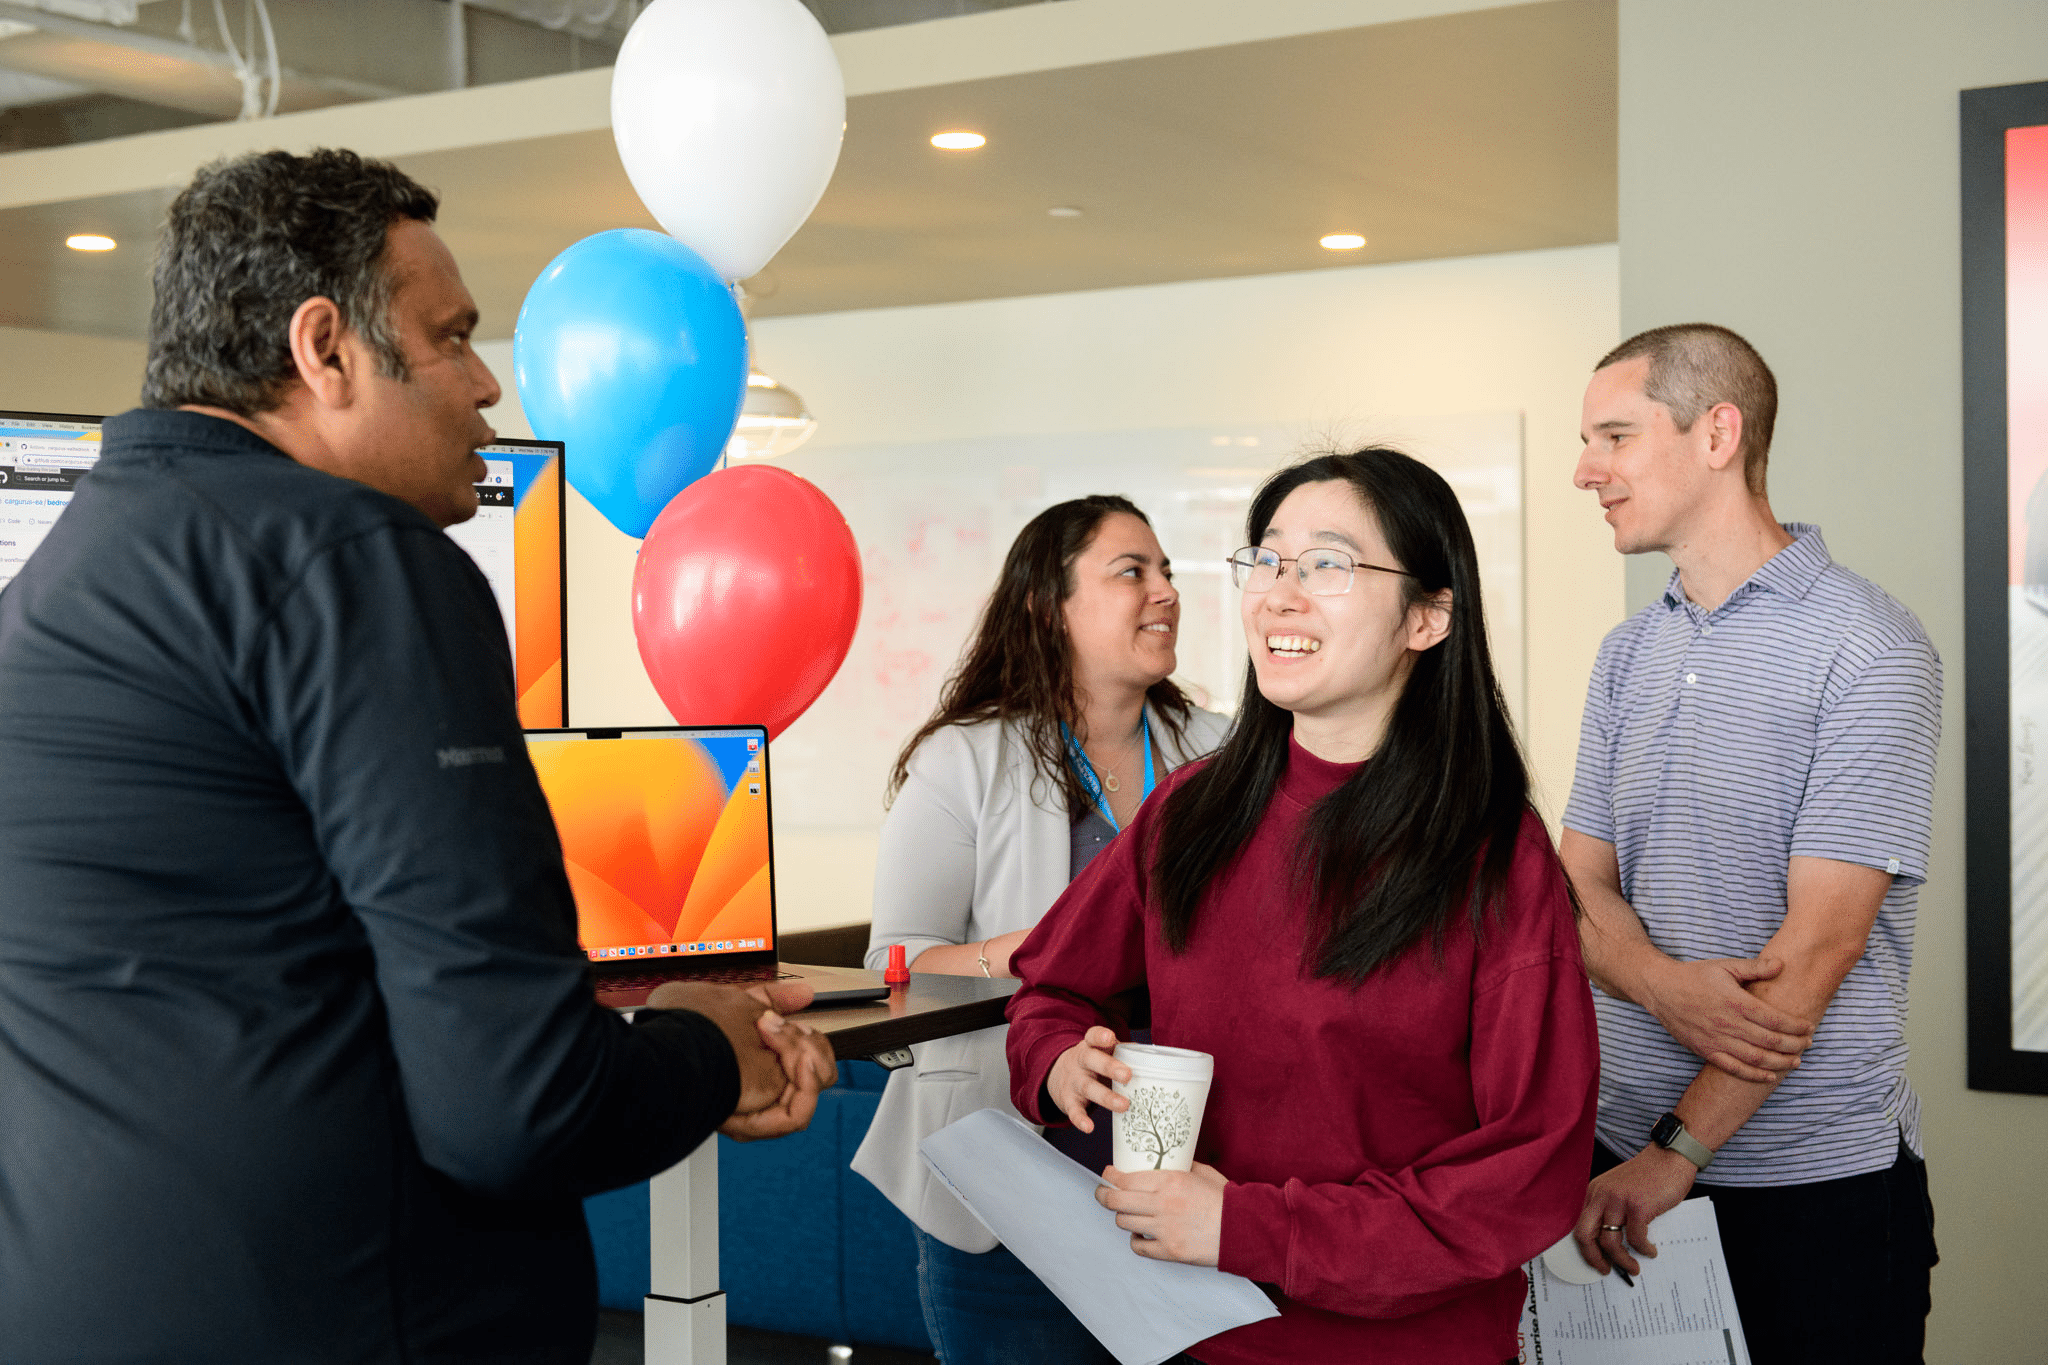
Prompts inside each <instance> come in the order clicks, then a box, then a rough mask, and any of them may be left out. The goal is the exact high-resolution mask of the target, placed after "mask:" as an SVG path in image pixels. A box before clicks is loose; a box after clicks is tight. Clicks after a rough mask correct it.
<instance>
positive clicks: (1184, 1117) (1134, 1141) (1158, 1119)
mask: <svg viewBox="0 0 2048 1365" xmlns="http://www.w3.org/2000/svg"><path fill="white" fill-rule="evenodd" d="M1123 1119H1124V1125H1125V1127H1124V1143H1125V1145H1126V1146H1128V1147H1129V1148H1130V1149H1131V1150H1132V1151H1134V1152H1136V1153H1138V1154H1139V1155H1140V1156H1150V1157H1151V1158H1152V1169H1153V1170H1155V1171H1156V1170H1159V1169H1160V1168H1161V1167H1162V1166H1163V1165H1164V1164H1165V1162H1166V1156H1167V1153H1169V1152H1171V1151H1173V1149H1174V1148H1176V1147H1178V1146H1180V1145H1181V1144H1182V1143H1183V1142H1186V1141H1187V1140H1188V1138H1189V1137H1191V1136H1193V1134H1194V1131H1195V1116H1194V1114H1193V1113H1192V1112H1191V1111H1190V1110H1189V1109H1188V1101H1187V1096H1185V1095H1183V1094H1181V1093H1180V1092H1179V1091H1178V1090H1170V1089H1168V1088H1167V1087H1165V1086H1163V1085H1141V1086H1139V1087H1138V1088H1137V1089H1135V1090H1133V1091H1131V1107H1130V1108H1129V1109H1126V1110H1125V1111H1124V1115H1123Z"/></svg>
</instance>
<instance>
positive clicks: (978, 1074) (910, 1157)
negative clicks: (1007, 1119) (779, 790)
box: [853, 707, 1230, 1252]
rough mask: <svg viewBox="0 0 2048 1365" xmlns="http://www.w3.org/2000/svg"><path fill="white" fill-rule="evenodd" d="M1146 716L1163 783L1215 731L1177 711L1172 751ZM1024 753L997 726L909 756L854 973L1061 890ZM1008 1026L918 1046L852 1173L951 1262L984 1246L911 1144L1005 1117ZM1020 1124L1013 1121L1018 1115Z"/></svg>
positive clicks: (1058, 861)
mask: <svg viewBox="0 0 2048 1365" xmlns="http://www.w3.org/2000/svg"><path fill="white" fill-rule="evenodd" d="M1147 710H1148V713H1149V714H1150V716H1151V723H1152V738H1153V739H1154V741H1155V742H1157V744H1158V746H1159V751H1160V753H1161V754H1163V755H1164V756H1165V758H1166V763H1167V767H1168V768H1169V769H1172V768H1177V767H1179V766H1180V765H1181V764H1183V763H1186V762H1187V761H1188V760H1190V759H1193V758H1199V757H1200V756H1202V755H1203V754H1206V753H1208V752H1209V751H1211V750H1212V749H1214V748H1215V747H1216V746H1217V745H1218V744H1220V743H1222V742H1223V735H1224V732H1225V731H1226V730H1228V729H1229V727H1230V722H1229V720H1228V718H1226V717H1223V716H1219V715H1216V714H1215V713H1213V712H1209V711H1201V710H1192V709H1191V710H1190V711H1189V713H1188V718H1187V725H1186V733H1185V735H1184V737H1183V738H1182V741H1181V742H1180V743H1179V744H1176V743H1174V741H1173V737H1172V732H1171V731H1170V730H1169V729H1168V727H1167V726H1166V725H1165V724H1164V723H1163V722H1162V721H1161V720H1160V718H1159V714H1158V712H1156V711H1152V710H1151V709H1150V708H1149V707H1148V708H1147ZM1049 786H1050V784H1049V783H1047V782H1046V780H1045V778H1044V777H1043V776H1042V775H1041V774H1040V773H1039V772H1038V768H1037V765H1036V763H1035V762H1034V761H1033V759H1032V756H1031V750H1030V746H1029V745H1028V744H1027V743H1026V742H1025V741H1024V740H1023V738H1022V737H1021V736H1020V735H1018V734H1017V733H1016V732H1015V731H1014V730H1013V729H1012V728H1011V727H1008V726H1005V725H1002V724H1000V723H998V722H996V721H980V722H977V723H974V724H970V725H949V726H946V727H945V728H944V729H941V730H938V731H935V732H934V733H933V734H932V735H931V736H930V737H929V738H927V739H926V740H925V741H924V743H922V744H920V745H918V747H917V751H916V752H915V753H913V754H912V755H911V756H910V770H909V776H908V779H907V780H906V781H905V782H904V784H903V789H902V790H901V791H899V792H898V793H897V794H896V802H895V805H894V806H892V807H891V808H890V811H889V814H888V817H887V818H886V819H885V820H883V822H882V836H881V845H880V849H879V851H878V853H877V856H876V860H875V906H874V928H873V931H872V932H871V934H870V936H869V938H868V954H867V965H868V966H869V968H871V969H874V970H880V969H881V967H882V966H883V965H884V963H885V962H886V961H887V959H888V956H889V947H890V945H891V944H896V943H901V944H903V945H904V949H905V952H904V956H905V957H906V958H907V959H908V960H909V961H912V962H915V961H916V960H917V956H918V954H919V953H922V952H923V951H924V950H925V949H927V948H934V947H939V946H941V945H944V944H949V943H979V942H981V941H982V940H984V939H989V938H994V937H995V936H996V935H998V934H1007V933H1010V932H1011V931H1012V930H1016V929H1028V928H1030V927H1031V926H1032V925H1034V924H1036V923H1038V921H1039V918H1040V917H1041V916H1043V915H1044V914H1045V912H1046V911H1047V910H1048V909H1050V908H1051V907H1052V903H1053V902H1054V901H1055V900H1057V899H1059V895H1060V893H1061V892H1062V891H1064V890H1066V889H1067V881H1068V877H1067V873H1068V869H1069V866H1070V864H1071V859H1072V856H1073V832H1072V825H1071V822H1070V821H1069V819H1068V817H1067V814H1066V811H1065V809H1064V805H1065V803H1064V801H1063V800H1062V799H1061V796H1060V793H1059V792H1058V791H1057V790H1050V789H1049ZM1007 1030H1008V1025H998V1026H997V1027H995V1028H989V1029H982V1030H980V1031H978V1032H975V1033H968V1034H962V1035H959V1036H957V1037H953V1038H940V1039H937V1040H935V1041H933V1042H929V1043H920V1044H918V1045H917V1046H916V1047H915V1048H913V1049H912V1052H913V1054H914V1055H915V1057H916V1061H915V1062H913V1063H912V1064H911V1065H910V1066H908V1067H905V1068H903V1069H902V1070H900V1071H897V1072H895V1073H894V1074H892V1075H891V1076H890V1077H889V1085H888V1088H887V1089H886V1090H885V1091H883V1093H882V1101H881V1106H880V1108H879V1109H877V1111H876V1113H875V1121H874V1123H873V1124H872V1125H871V1126H870V1127H869V1128H868V1134H867V1137H866V1139H864V1140H863V1141H862V1142H861V1145H860V1150H859V1151H857V1152H855V1153H854V1156H853V1169H854V1170H856V1171H858V1172H859V1173H860V1174H862V1175H864V1176H866V1177H867V1178H868V1180H869V1181H871V1182H872V1183H873V1184H874V1186H875V1188H876V1189H878V1190H880V1191H881V1192H882V1193H883V1194H884V1195H886V1196H887V1197H888V1199H889V1202H890V1203H892V1204H894V1205H895V1206H896V1207H897V1208H899V1209H901V1210H903V1212H904V1214H905V1215H906V1216H907V1217H908V1218H909V1219H910V1220H911V1221H912V1222H914V1223H916V1224H917V1225H918V1226H919V1227H920V1228H923V1229H924V1230H925V1231H926V1232H928V1233H930V1234H931V1235H932V1236H934V1237H936V1238H938V1239H939V1240H940V1241H942V1242H945V1243H946V1244H947V1245H949V1246H954V1247H958V1248H959V1249H960V1250H962V1251H977V1252H978V1251H988V1250H990V1249H991V1248H993V1247H994V1246H995V1244H996V1239H995V1236H994V1234H993V1233H991V1232H989V1230H988V1229H987V1228H985V1227H983V1226H982V1225H981V1223H980V1222H979V1221H978V1220H977V1219H976V1218H975V1217H974V1215H973V1214H971V1213H969V1212H968V1211H967V1209H966V1206H965V1205H963V1204H961V1203H960V1201H959V1200H957V1199H955V1198H954V1197H953V1195H952V1193H951V1192H950V1191H949V1190H947V1189H946V1187H945V1185H944V1184H943V1183H941V1182H940V1181H939V1180H938V1179H937V1178H936V1177H935V1176H933V1175H932V1174H931V1171H930V1170H929V1168H927V1167H926V1166H925V1164H924V1158H922V1157H921V1156H919V1155H918V1151H917V1144H918V1143H919V1142H920V1141H921V1140H922V1139H924V1138H925V1137H926V1136H928V1135H929V1134H932V1133H935V1132H937V1131H938V1130H939V1129H941V1128H943V1127H945V1126H946V1125H947V1124H949V1123H951V1122H953V1121H954V1120H955V1119H960V1118H965V1117H966V1116H967V1115H969V1114H971V1113H973V1112H974V1111H975V1110H977V1109H988V1108H995V1109H1000V1110H1002V1111H1003V1112H1004V1113H1007V1114H1011V1115H1017V1110H1016V1108H1015V1107H1014V1106H1013V1105H1012V1104H1011V1103H1010V1068H1009V1064H1008V1062H1007V1061H1006V1060H1005V1058H1004V1056H1003V1037H1004V1034H1005V1033H1006V1031H1007ZM1018 1117H1021V1115H1018Z"/></svg>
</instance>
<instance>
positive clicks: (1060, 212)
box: [1046, 204, 1081, 218]
mask: <svg viewBox="0 0 2048 1365" xmlns="http://www.w3.org/2000/svg"><path fill="white" fill-rule="evenodd" d="M1046 214H1047V216H1049V217H1053V218H1079V217H1080V216H1081V210H1079V209H1077V208H1075V207H1074V206H1073V205H1072V204H1055V205H1053V206H1052V207H1051V208H1049V209H1047V210H1046Z"/></svg>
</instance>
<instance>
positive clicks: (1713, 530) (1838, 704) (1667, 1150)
mask: <svg viewBox="0 0 2048 1365" xmlns="http://www.w3.org/2000/svg"><path fill="white" fill-rule="evenodd" d="M1776 413H1777V385H1776V382H1775V380H1773V378H1772V376H1771V372H1770V370H1769V368H1768V367H1767V366H1765V364H1764V362H1763V360H1762V358H1761V357H1759V356H1758V355H1757V353H1756V352H1755V350H1753V349H1752V348H1751V347H1750V345H1749V344H1748V343H1747V342H1745V341H1744V340H1743V339H1742V338H1741V337H1739V336H1737V335H1735V333H1733V332H1730V331H1728V330H1727V329H1726V328H1722V327H1714V326H1710V325H1707V324H1688V325H1683V326H1677V327H1660V328H1658V329H1656V330H1655V331H1650V332H1645V333H1643V334H1642V335H1641V336H1638V337H1635V338H1633V339H1631V340H1629V341H1627V342H1624V343H1623V344H1622V345H1621V346H1619V347H1617V348H1616V349H1615V350H1614V351H1613V352H1611V353H1610V354H1609V355H1608V356H1607V357H1606V358H1605V359H1603V360H1602V361H1601V362H1600V364H1599V366H1598V368H1597V369H1596V371H1595V373H1594V375H1593V380H1592V383H1591V384H1590V385H1589V386H1588V387H1587V390H1586V401H1585V415H1584V426H1583V430H1582V432H1581V434H1582V436H1583V438H1584V440H1585V453H1584V454H1583V455H1582V456H1581V458H1580V461H1579V466H1578V471H1577V473H1576V475H1575V476H1574V482H1575V483H1576V484H1577V485H1578V486H1579V487H1580V488H1584V489H1587V490H1589V491H1592V492H1594V493H1596V494H1598V496H1599V498H1600V505H1601V507H1602V508H1604V509H1605V510H1606V518H1607V522H1608V524H1609V525H1610V526H1612V527H1613V528H1614V545H1615V548H1616V549H1617V550H1619V551H1621V552H1622V553H1623V554H1642V553H1645V552H1648V551H1652V550H1661V551H1663V552H1664V553H1665V554H1668V555H1669V556H1670V557H1671V559H1672V562H1673V564H1674V565H1675V566H1676V572H1674V573H1673V574H1672V576H1671V580H1670V582H1669V583H1668V584H1667V585H1666V586H1665V589H1664V593H1663V596H1662V597H1660V598H1659V599H1658V600H1657V601H1656V602H1654V603H1652V604H1651V605H1650V606H1648V607H1645V608H1644V609H1643V610H1642V611H1640V612H1638V613H1636V614H1635V615H1634V616H1632V617H1630V618H1629V619H1628V620H1627V621H1625V622H1623V623H1622V624H1621V625H1620V626H1618V627H1616V628H1615V629H1614V631H1613V632H1611V633H1610V634H1609V635H1608V637H1607V639H1606V640H1605V641H1604V642H1602V644H1601V646H1600V655H1599V659H1598V661H1597V662H1596V663H1595V665H1594V669H1593V679H1592V685H1591V687H1590V689H1589V692H1588V695H1587V699H1586V713H1585V721H1584V726H1583V729H1582V732H1581V737H1580V743H1579V764H1578V776H1577V779H1576V781H1575V782H1574V783H1573V787H1572V797H1571V802H1570V805H1569V806H1568V808H1567V809H1566V811H1565V817H1564V824H1565V830H1564V837H1563V843H1562V852H1563V856H1564V862H1565V866H1566V868H1567V869H1568V870H1569V871H1570V873H1571V876H1572V880H1573V882H1574V883H1575V884H1576V885H1577V888H1578V891H1579V895H1580V897H1581V899H1582V900H1583V902H1584V904H1585V912H1586V913H1585V919H1584V921H1583V922H1582V924H1581V928H1580V938H1581V940H1582V942H1583V945H1584V948H1585V955H1586V967H1587V970H1588V971H1589V972H1590V973H1591V975H1592V978H1593V981H1594V984H1595V985H1596V986H1598V987H1599V991H1598V992H1597V993H1596V1004H1597V1007H1598V1012H1599V1019H1600V1043H1601V1078H1600V1118H1599V1127H1598V1133H1599V1139H1600V1149H1599V1150H1597V1151H1596V1153H1595V1158H1594V1177H1595V1178H1594V1179H1593V1182H1592V1184H1591V1186H1590V1188H1589V1189H1588V1191H1587V1195H1586V1207H1585V1212H1584V1214H1583V1216H1582V1217H1581V1218H1580V1220H1579V1224H1578V1228H1577V1230H1576V1236H1577V1238H1578V1242H1579V1246H1580V1249H1581V1251H1582V1252H1583V1253H1584V1254H1585V1256H1586V1259H1587V1260H1588V1261H1589V1262H1591V1263H1592V1264H1593V1265H1594V1266H1595V1267H1596V1268H1598V1269H1601V1270H1603V1271H1605V1270H1606V1269H1608V1268H1609V1267H1610V1265H1613V1264H1619V1265H1620V1266H1621V1267H1622V1268H1623V1269H1625V1270H1628V1271H1630V1272H1635V1271H1636V1270H1638V1269H1639V1268H1640V1267H1639V1263H1638V1262H1637V1260H1636V1259H1635V1253H1638V1252H1641V1253H1650V1252H1652V1251H1653V1248H1652V1247H1651V1245H1650V1244H1649V1239H1648V1236H1647V1234H1646V1231H1645V1229H1646V1226H1647V1224H1648V1223H1649V1221H1650V1220H1651V1219H1652V1218H1655V1217H1656V1216H1657V1215H1659V1214H1661V1213H1663V1212H1664V1211H1665V1210H1667V1209H1669V1208H1671V1207H1672V1206H1674V1205H1675V1204H1677V1203H1678V1202H1679V1201H1680V1200H1682V1199H1685V1198H1687V1197H1689V1196H1691V1195H1698V1194H1706V1195H1711V1196H1712V1198H1713V1201H1714V1207H1715V1213H1716V1216H1717V1218H1718V1221H1719V1223H1720V1228H1721V1238H1722V1242H1723V1245H1724V1246H1725V1248H1726V1250H1727V1254H1728V1262H1729V1276H1730V1279H1731V1281H1732V1288H1733V1290H1734V1294H1735V1299H1736V1303H1737V1305H1738V1307H1739V1308H1740V1309H1741V1313H1742V1321H1743V1327H1744V1330H1745V1333H1746V1335H1747V1337H1748V1340H1749V1346H1750V1350H1751V1353H1752V1356H1753V1358H1754V1360H1755V1361H1756V1362H1757V1365H1770V1363H1771V1362H1778V1361H1784V1362H1799V1365H1814V1363H1815V1362H1827V1361H1843V1362H1848V1361H1854V1362H1857V1365H1871V1363H1872V1362H1881V1361H1918V1360H1919V1359H1920V1358H1921V1344H1922V1341H1923V1339H1924V1336H1925V1325H1926V1315H1927V1306H1928V1284H1929V1273H1928V1272H1929V1270H1930V1268H1931V1267H1932V1265H1933V1264H1934V1259H1935V1253H1934V1235H1933V1212H1932V1208H1931V1206H1930V1205H1929V1203H1928V1199H1927V1177H1926V1171H1925V1167H1924V1166H1923V1164H1922V1161H1921V1157H1920V1131H1919V1099H1918V1097H1917V1096H1916V1095H1915V1094H1914V1093H1913V1089H1912V1087H1911V1086H1910V1085H1909V1084H1908V1083H1907V1081H1906V1075H1905V1064H1906V1044H1905V1038H1904V1027H1905V1021H1906V980H1907V975H1908V972H1909V970H1910V968H1911V965H1912V957H1913V918H1914V901H1915V898H1916V896H1917V894H1918V890H1919V886H1920V883H1921V881H1922V880H1923V879H1924V878H1925V877H1926V875H1927V845H1928V827H1929V824H1930V821H1931V815H1932V799H1933V784H1934V761H1935V749H1936V745H1937V742H1938V740H1939V737H1940V720H1941V661H1940V660H1939V659H1938V658H1937V657H1936V655H1935V652H1934V648H1933V646H1932V645H1931V644H1929V642H1928V640H1927V636H1926V633H1925V632H1924V631H1923V630H1922V629H1921V627H1920V623H1919V621H1918V620H1917V619H1915V617H1914V616H1913V614H1912V613H1911V612H1910V611H1908V610H1906V608H1905V607H1903V606H1901V605H1900V604H1899V603H1898V602H1896V601H1894V600H1893V599H1892V598H1891V597H1889V596H1888V595H1886V593H1885V592H1884V591H1883V590H1882V589H1880V588H1878V587H1877V586H1876V585H1874V584H1872V583H1870V582H1869V581H1867V580H1865V579H1863V578H1860V577H1858V576H1857V575H1855V574H1853V573H1851V572H1849V571H1848V570H1847V569H1845V568H1843V567H1842V566H1841V565H1839V564H1836V563H1835V562H1834V561H1833V560H1832V559H1830V558H1829V557H1828V551H1827V546H1826V545H1825V544H1824V543H1823V542H1822V540H1821V534H1820V530H1819V528H1817V527H1813V526H1802V525H1796V524H1794V525H1780V524H1779V522H1778V520H1777V518H1776V517H1775V516H1773V515H1772V513H1771V507H1770V503H1769V501H1768V500H1767V498H1766V497H1765V489H1764V470H1765V458H1766V455H1767V453H1768V451H1769V449H1770V440H1771V426H1772V423H1773V420H1774V419H1775V417H1776ZM1710 1164H1711V1167H1712V1169H1711V1171H1708V1169H1707V1168H1708V1166H1709V1165H1710Z"/></svg>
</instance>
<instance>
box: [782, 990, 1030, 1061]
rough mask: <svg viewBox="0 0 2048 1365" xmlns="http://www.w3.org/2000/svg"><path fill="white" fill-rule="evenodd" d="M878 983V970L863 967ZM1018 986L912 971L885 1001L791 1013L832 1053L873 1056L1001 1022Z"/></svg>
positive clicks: (842, 1056)
mask: <svg viewBox="0 0 2048 1365" xmlns="http://www.w3.org/2000/svg"><path fill="white" fill-rule="evenodd" d="M864 974H865V975H867V976H871V977H873V978H874V981H875V984H876V985H878V986H879V985H881V984H882V974H881V973H880V972H867V973H864ZM1016 991H1017V982H1016V981H1015V980H1014V979H1011V978H1007V977H1006V978H1004V979H1002V980H999V981H990V980H989V979H987V978H986V977H980V976H943V975H940V974H939V973H937V972H913V973H912V974H911V977H910V982H909V984H908V985H903V986H898V987H896V988H894V989H893V990H891V991H890V992H889V998H888V999H887V1000H876V1001H873V1002H871V1003H863V1004H858V1005H833V1006H830V1007H827V1008H823V1009H808V1010H805V1011H804V1012H803V1013H801V1014H798V1015H794V1016H792V1017H793V1018H797V1019H801V1020H803V1021H804V1022H805V1023H807V1024H809V1025H810V1026H811V1027H812V1028H814V1029H817V1030H818V1031H819V1032H820V1033H824V1034H828V1035H830V1036H831V1039H832V1055H833V1056H835V1057H841V1058H845V1057H871V1056H873V1055H874V1054H875V1053H877V1052H887V1051H889V1050H890V1049H892V1048H899V1047H909V1046H910V1045H911V1044H912V1043H925V1042H930V1041H931V1040H932V1039H934V1038H950V1037H952V1036H953V1035H954V1034H956V1033H972V1032H973V1031H974V1030H976V1029H983V1028H990V1027H993V1026H994V1025H996V1024H1000V1023H1002V1022H1003V1009H1004V1007H1005V1006H1006V1005H1008V1004H1009V1003H1010V997H1011V996H1012V995H1014V994H1015V993H1016Z"/></svg>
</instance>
